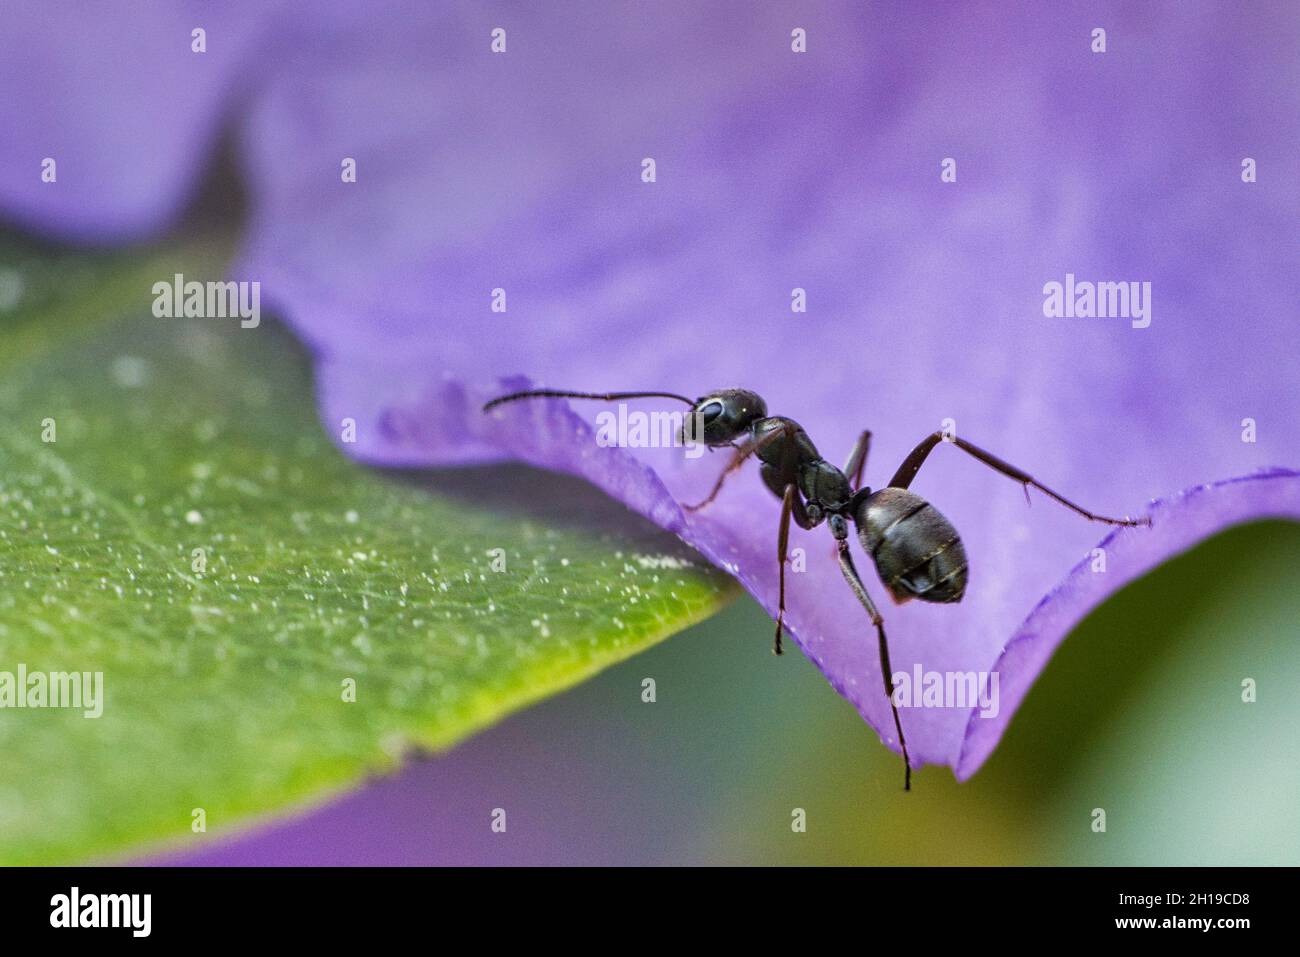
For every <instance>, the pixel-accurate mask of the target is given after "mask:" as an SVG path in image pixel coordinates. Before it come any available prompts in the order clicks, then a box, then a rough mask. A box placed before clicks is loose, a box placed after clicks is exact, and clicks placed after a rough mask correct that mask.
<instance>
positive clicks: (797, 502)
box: [772, 482, 810, 655]
mask: <svg viewBox="0 0 1300 957" xmlns="http://www.w3.org/2000/svg"><path fill="white" fill-rule="evenodd" d="M791 515H793V516H794V520H795V522H796V523H798V525H799V527H800V528H807V527H808V526H809V524H810V523H809V521H808V514H807V513H806V512H805V511H804V507H803V499H801V498H800V497H799V489H798V488H797V487H796V486H795V484H794V482H787V483H786V486H785V494H784V495H783V496H782V497H781V526H780V531H779V532H778V533H777V536H776V561H777V567H778V568H780V570H781V571H780V574H781V587H780V590H779V592H778V595H779V598H778V599H777V608H776V640H775V642H774V643H773V645H772V654H774V655H779V654H781V653H782V652H781V628H782V626H783V625H784V624H785V566H786V562H787V559H788V557H789V545H790V516H791Z"/></svg>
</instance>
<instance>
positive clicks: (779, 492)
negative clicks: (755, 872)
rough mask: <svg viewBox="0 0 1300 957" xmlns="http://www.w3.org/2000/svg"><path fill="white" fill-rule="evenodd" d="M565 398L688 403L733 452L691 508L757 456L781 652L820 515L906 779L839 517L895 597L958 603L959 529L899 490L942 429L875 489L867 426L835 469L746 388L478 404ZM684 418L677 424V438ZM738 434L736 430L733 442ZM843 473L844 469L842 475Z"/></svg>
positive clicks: (702, 435) (876, 620) (962, 582)
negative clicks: (806, 544)
mask: <svg viewBox="0 0 1300 957" xmlns="http://www.w3.org/2000/svg"><path fill="white" fill-rule="evenodd" d="M539 398H566V399H599V400H603V401H607V402H613V401H618V400H621V399H645V398H662V399H675V400H677V401H679V402H684V403H686V404H687V405H689V406H690V407H691V411H690V413H689V415H690V416H691V422H690V424H691V425H693V426H694V430H693V435H692V437H693V438H694V439H696V440H697V441H702V442H703V443H704V444H705V445H706V446H708V447H709V448H720V447H724V446H731V447H733V448H735V449H736V452H735V455H734V456H733V457H732V459H731V462H730V463H728V465H727V467H726V468H725V469H723V470H722V473H721V474H720V475H719V476H718V480H717V481H716V482H715V483H714V485H713V489H712V491H710V492H709V494H708V496H707V497H706V498H705V499H704V500H703V501H701V502H697V503H696V504H694V505H687V506H685V508H686V510H687V511H690V512H694V511H697V510H699V509H701V508H704V507H705V506H706V505H708V504H709V503H710V502H712V501H713V500H714V499H715V498H717V496H718V493H719V492H720V491H721V490H722V486H723V483H724V482H726V480H727V476H729V475H730V474H731V473H732V472H735V471H736V470H737V469H738V468H740V466H741V465H742V464H744V462H745V460H746V459H748V458H749V457H750V456H751V455H756V456H758V460H759V463H760V464H759V474H760V475H761V476H762V479H763V482H764V484H766V485H767V487H768V488H769V489H771V491H772V493H773V494H774V495H775V496H776V497H777V498H779V499H780V500H781V521H780V526H779V531H778V533H777V562H778V564H779V567H780V583H781V584H780V592H779V598H778V602H777V614H776V639H775V646H774V647H773V651H774V652H775V653H776V654H778V655H779V654H781V631H782V627H783V624H784V621H785V566H786V559H787V547H788V545H789V541H790V520H791V519H792V518H793V519H794V521H795V523H796V524H797V525H798V526H799V527H800V528H816V527H817V526H818V525H820V524H821V523H822V522H826V523H827V525H828V526H829V527H830V530H831V534H832V535H833V536H834V537H835V542H836V548H837V551H838V557H839V564H840V571H841V572H842V573H843V575H844V580H845V581H847V582H848V584H849V587H850V588H851V589H852V590H853V594H854V595H856V596H857V598H858V601H859V602H861V603H862V607H863V608H864V609H866V612H867V615H868V616H869V617H870V618H871V623H872V625H874V626H875V628H876V635H877V638H878V640H879V645H880V671H881V674H882V675H883V676H884V679H885V695H886V697H887V698H888V699H889V707H890V710H891V712H892V713H893V716H894V729H895V730H896V731H897V732H898V744H899V747H900V749H901V750H902V752H903V768H904V771H903V789H904V790H911V787H912V762H911V759H910V758H909V756H908V753H907V741H906V739H905V738H904V737H903V724H902V722H901V721H900V720H899V717H898V706H897V705H896V704H895V702H894V684H893V678H892V675H893V669H892V668H891V667H890V664H889V643H888V641H887V640H886V638H885V623H884V620H883V619H882V618H881V617H880V612H879V611H877V610H876V605H875V602H873V601H872V600H871V596H870V595H869V594H867V589H866V587H865V586H864V585H863V584H862V579H861V577H859V575H858V570H857V568H856V567H855V566H854V564H853V556H852V555H851V554H850V553H849V529H848V523H849V522H850V521H852V522H853V523H854V524H856V525H857V530H858V540H859V542H861V544H862V548H863V550H865V551H866V553H867V555H868V556H870V558H871V560H872V562H874V563H875V566H876V571H877V572H878V573H879V574H880V580H881V581H882V582H883V583H884V585H885V587H886V588H887V589H888V590H889V593H890V595H891V596H892V597H893V599H894V601H895V602H896V603H898V604H902V603H903V602H906V601H910V600H911V599H913V598H919V599H921V600H922V601H929V602H945V603H948V602H958V601H961V599H962V595H964V594H965V592H966V549H965V548H964V547H963V546H962V542H961V536H959V535H958V534H957V530H956V529H955V528H954V527H953V525H952V523H951V522H950V521H948V519H946V518H944V516H943V515H942V514H940V513H939V510H938V509H936V508H935V507H934V506H933V505H931V504H930V503H929V502H927V501H926V500H925V499H923V498H921V497H920V496H919V495H917V494H916V493H915V492H911V491H909V490H908V486H909V485H911V484H912V480H913V479H914V478H916V473H917V472H918V471H920V468H921V466H922V464H924V462H925V460H926V458H927V457H928V456H929V455H930V453H931V452H932V451H933V450H934V447H935V446H936V445H938V444H939V443H940V442H942V441H944V440H945V437H946V436H945V433H944V432H942V431H938V432H933V433H931V434H930V435H927V436H926V437H925V438H924V439H923V440H922V441H921V443H920V444H919V445H917V447H916V448H914V449H913V450H912V452H911V454H909V455H908V456H907V458H906V459H904V460H903V464H902V465H900V466H899V467H898V471H896V472H895V473H894V477H893V478H891V479H890V480H889V484H888V485H886V486H885V487H884V488H879V489H876V490H875V491H874V492H873V491H872V490H871V489H870V488H868V487H866V486H864V485H860V484H859V483H860V482H861V481H862V472H863V469H864V468H865V467H866V464H867V451H868V449H869V448H870V446H871V433H870V432H869V431H864V432H863V433H862V435H861V436H860V437H859V438H858V441H857V443H856V444H855V445H854V446H853V451H852V453H850V455H849V460H848V462H847V463H846V464H845V466H844V468H843V469H838V468H836V467H835V466H834V465H832V464H831V463H830V462H828V461H826V460H825V459H824V458H822V457H821V455H820V454H819V453H818V451H817V447H816V446H815V445H813V443H812V440H811V439H809V438H808V433H807V432H805V431H804V430H803V427H802V426H801V425H799V423H798V422H795V421H794V420H793V419H789V418H786V417H785V416H781V415H772V416H769V415H768V414H767V403H765V402H764V401H763V398H762V396H760V395H759V394H758V393H756V392H750V391H749V390H747V389H721V390H719V391H717V392H710V393H708V394H707V395H705V396H703V397H702V398H699V399H695V400H691V399H689V398H687V397H686V396H684V395H678V394H677V393H674V392H571V391H568V390H559V389H529V390H526V391H523V392H512V393H510V394H509V395H503V396H498V397H497V398H495V399H493V400H492V401H491V402H488V403H487V404H486V405H484V406H483V411H484V412H487V411H489V410H490V409H493V408H495V407H496V406H499V405H502V404H503V403H506V402H515V401H517V400H519V399H539ZM686 428H687V426H684V427H683V439H684V438H685V434H686ZM946 438H947V440H948V441H949V442H951V443H952V444H953V445H955V446H957V448H959V449H961V450H962V451H963V452H966V453H967V454H968V455H971V456H973V457H974V458H976V459H978V460H979V461H980V462H983V463H984V464H985V465H987V466H988V467H989V468H991V469H994V470H996V471H998V472H1001V473H1002V474H1003V475H1006V476H1009V477H1011V478H1013V479H1015V480H1016V481H1017V482H1019V483H1020V484H1021V485H1022V486H1023V487H1024V489H1025V496H1026V498H1028V496H1029V488H1030V486H1033V487H1034V488H1036V489H1038V490H1039V491H1040V492H1042V493H1044V494H1045V495H1047V496H1048V497H1050V498H1053V499H1055V500H1056V501H1058V502H1060V503H1061V504H1062V505H1064V506H1065V507H1066V508H1068V509H1070V510H1071V511H1074V512H1077V513H1078V514H1080V515H1082V516H1083V517H1084V518H1086V519H1088V520H1089V521H1093V522H1104V523H1106V524H1108V525H1150V524H1151V520H1150V519H1149V518H1142V519H1133V518H1127V517H1126V518H1108V517H1107V516H1105V515H1097V514H1094V513H1093V512H1090V511H1088V510H1087V509H1086V508H1084V507H1082V506H1081V505H1077V504H1075V503H1074V502H1072V501H1070V500H1069V499H1068V498H1066V497H1065V496H1064V495H1061V494H1059V493H1058V492H1055V491H1053V490H1052V489H1050V488H1048V487H1047V486H1046V485H1044V484H1042V483H1041V482H1039V481H1038V480H1037V479H1035V478H1034V477H1033V476H1032V475H1030V474H1029V473H1028V472H1025V471H1023V470H1021V469H1018V468H1016V467H1015V466H1014V465H1011V464H1010V463H1008V462H1004V461H1002V459H1000V458H998V457H997V456H995V455H992V454H990V453H988V452H985V451H984V450H983V449H981V448H979V447H978V446H976V445H974V444H972V443H970V442H967V441H966V440H965V439H962V438H958V437H956V436H947V437H946ZM738 439H743V441H742V442H741V443H740V444H736V442H737V440H738ZM850 476H852V478H851V479H850Z"/></svg>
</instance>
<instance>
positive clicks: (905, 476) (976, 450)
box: [889, 432, 1151, 525]
mask: <svg viewBox="0 0 1300 957" xmlns="http://www.w3.org/2000/svg"><path fill="white" fill-rule="evenodd" d="M942 441H943V433H942V432H934V433H931V434H930V435H928V436H926V437H925V440H924V441H923V442H922V443H921V444H920V445H918V446H917V447H916V448H914V449H913V450H912V453H911V454H910V455H908V457H907V458H906V459H904V460H903V464H902V465H900V466H899V467H898V471H897V472H895V473H894V477H893V478H892V479H890V480H889V485H890V487H891V488H907V487H908V486H909V485H911V484H912V479H914V478H916V473H917V472H918V471H920V469H921V465H922V463H924V462H925V460H926V457H927V456H929V454H930V452H931V451H933V449H934V447H935V446H936V445H938V444H939V443H940V442H942ZM952 444H953V445H955V446H957V448H959V449H961V450H962V451H963V452H965V453H966V454H967V455H970V456H972V457H973V458H976V459H978V460H979V461H981V462H983V463H984V464H985V465H987V466H988V467H989V468H991V469H993V470H994V471H997V472H1001V473H1002V474H1003V475H1006V476H1009V477H1010V478H1013V479H1015V480H1016V481H1017V482H1019V483H1020V484H1021V485H1023V486H1024V487H1025V494H1026V495H1028V494H1029V487H1030V486H1031V485H1032V486H1033V487H1034V488H1036V489H1038V490H1039V491H1040V492H1042V493H1044V494H1045V495H1047V496H1048V497H1049V498H1054V499H1056V501H1058V502H1060V503H1061V504H1062V505H1064V506H1065V507H1066V508H1068V509H1070V510H1071V511H1072V512H1077V513H1078V514H1080V515H1082V516H1083V517H1084V518H1086V519H1088V520H1089V521H1092V522H1105V523H1106V524H1107V525H1150V524H1151V519H1150V517H1149V516H1148V517H1146V518H1128V517H1124V518H1110V517H1108V516H1105V515H1097V514H1095V513H1093V512H1090V511H1088V510H1087V509H1086V508H1084V507H1083V506H1082V505H1079V504H1077V503H1075V502H1072V501H1070V500H1069V499H1068V498H1066V497H1065V496H1064V495H1062V494H1061V493H1060V492H1056V491H1054V490H1052V489H1050V488H1048V487H1047V486H1046V485H1044V484H1043V483H1042V482H1040V481H1038V480H1037V479H1036V478H1034V477H1033V476H1032V475H1030V474H1029V473H1028V472H1026V471H1024V470H1022V469H1018V468H1016V467H1015V466H1014V465H1012V464H1010V463H1009V462H1004V461H1002V460H1001V459H1000V458H998V457H997V456H996V455H993V454H991V453H989V452H985V451H984V450H983V449H981V448H980V447H979V446H977V445H972V444H971V443H970V442H967V441H966V440H965V439H961V438H956V437H954V438H953V439H952Z"/></svg>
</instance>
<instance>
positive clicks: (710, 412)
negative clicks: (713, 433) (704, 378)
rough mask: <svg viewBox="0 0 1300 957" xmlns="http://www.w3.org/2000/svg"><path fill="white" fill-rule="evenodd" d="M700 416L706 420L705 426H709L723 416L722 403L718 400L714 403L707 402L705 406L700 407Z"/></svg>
mask: <svg viewBox="0 0 1300 957" xmlns="http://www.w3.org/2000/svg"><path fill="white" fill-rule="evenodd" d="M698 414H699V416H700V418H702V419H703V420H704V422H705V424H708V423H709V422H712V421H713V420H714V419H716V418H717V417H718V416H720V415H721V414H722V403H721V402H719V401H718V400H717V399H714V400H713V401H712V402H706V403H704V405H702V406H700V408H699V412H698Z"/></svg>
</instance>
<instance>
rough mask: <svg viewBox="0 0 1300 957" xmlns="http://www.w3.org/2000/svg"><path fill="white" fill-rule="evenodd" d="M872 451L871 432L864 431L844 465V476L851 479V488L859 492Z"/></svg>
mask: <svg viewBox="0 0 1300 957" xmlns="http://www.w3.org/2000/svg"><path fill="white" fill-rule="evenodd" d="M870 450H871V432H870V431H869V430H864V431H863V433H862V434H861V435H859V436H858V441H857V442H855V443H854V444H853V451H852V452H850V453H849V460H848V461H847V462H845V463H844V474H845V475H847V476H848V477H849V488H851V489H853V490H854V491H857V489H858V486H860V485H861V484H862V471H863V469H865V468H866V467H867V453H868V452H869V451H870Z"/></svg>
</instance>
